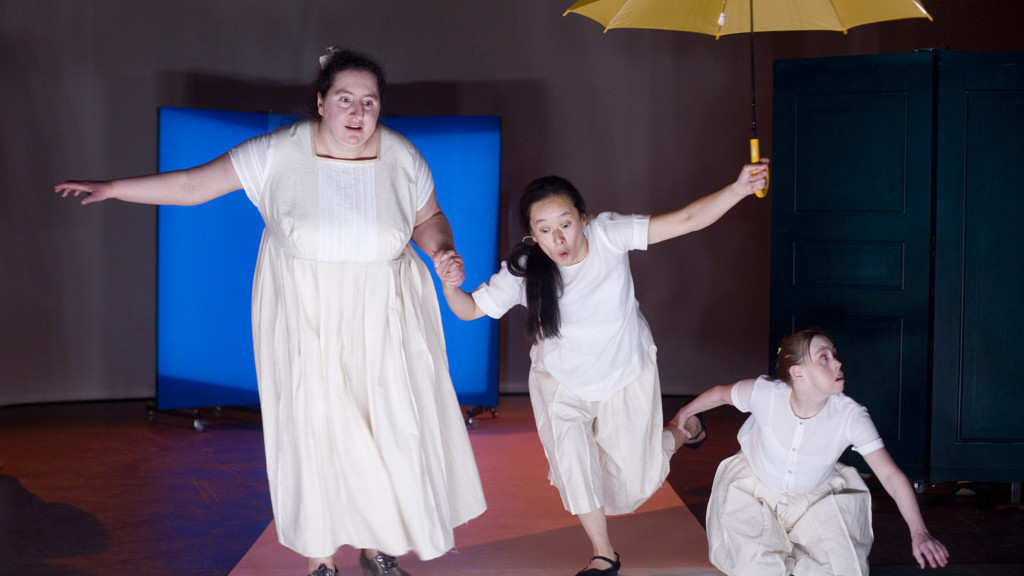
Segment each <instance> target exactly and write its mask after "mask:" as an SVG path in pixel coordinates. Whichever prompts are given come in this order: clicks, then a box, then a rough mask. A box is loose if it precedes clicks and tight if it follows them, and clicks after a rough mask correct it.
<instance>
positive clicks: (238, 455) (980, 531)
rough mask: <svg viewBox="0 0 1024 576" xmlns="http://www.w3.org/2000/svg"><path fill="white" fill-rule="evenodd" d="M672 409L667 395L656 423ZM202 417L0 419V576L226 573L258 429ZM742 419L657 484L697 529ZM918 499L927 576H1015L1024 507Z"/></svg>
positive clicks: (254, 420)
mask: <svg viewBox="0 0 1024 576" xmlns="http://www.w3.org/2000/svg"><path fill="white" fill-rule="evenodd" d="M684 400H685V399H684V398H666V399H665V411H666V414H668V415H669V416H670V415H671V414H673V413H674V412H675V410H676V409H677V408H678V407H679V406H680V405H681V404H682V402H683V401H684ZM201 417H202V419H203V420H205V421H207V425H206V427H205V430H204V432H202V433H199V432H196V430H195V429H194V428H193V420H192V417H191V415H190V414H167V413H156V414H153V415H152V416H151V415H150V414H149V412H148V410H147V404H146V403H145V402H141V401H124V402H96V403H73V404H58V405H35V406H17V407H6V408H0V576H6V575H14V574H17V575H19V576H36V575H54V576H72V575H83V576H84V575H97V576H99V575H112V576H114V575H125V574H132V575H154V576H162V575H165V574H166V575H171V574H175V575H177V574H190V575H198V576H223V575H226V574H227V573H228V572H230V571H231V569H232V568H233V567H234V566H235V564H236V563H237V562H238V561H239V559H240V558H242V556H243V555H244V554H245V553H246V551H247V550H248V549H249V547H250V546H252V544H253V542H255V541H256V539H257V538H258V537H259V535H260V534H261V533H262V532H263V530H264V528H266V526H267V524H268V523H269V522H270V519H271V513H270V503H269V498H268V495H267V484H266V475H265V468H264V461H263V442H262V436H261V430H260V423H259V418H258V417H257V415H256V414H255V413H254V412H253V411H251V410H246V409H229V410H225V411H224V412H223V413H221V414H220V415H218V414H217V413H216V412H215V411H213V410H203V411H202V414H201ZM500 417H501V407H500V405H499V407H498V418H500ZM489 418H490V415H488V414H486V413H485V414H484V415H483V416H481V417H480V418H479V426H480V427H481V428H483V427H486V426H487V424H488V419H489ZM742 418H743V415H741V414H739V413H738V412H736V411H735V410H734V409H732V408H728V407H723V408H718V409H715V410H712V411H710V412H709V413H707V415H706V423H707V427H708V430H709V432H710V435H709V438H708V440H707V442H706V443H705V444H704V446H702V447H701V448H700V449H699V450H697V451H688V450H683V451H680V453H679V454H677V455H676V457H675V459H674V460H673V470H672V473H671V475H670V476H669V482H670V484H671V485H672V486H673V488H674V489H675V490H676V492H677V493H678V494H679V495H680V497H681V498H682V499H683V501H684V502H686V504H687V505H688V507H689V508H690V510H691V511H692V512H693V514H694V515H695V516H696V517H697V519H698V520H699V521H700V522H701V523H703V521H704V518H703V516H704V511H705V508H706V504H707V498H708V495H709V493H710V487H711V481H712V479H713V477H714V473H715V467H716V466H717V464H718V462H719V461H720V460H721V459H722V458H724V457H725V456H728V455H729V454H731V453H733V452H734V451H735V450H736V440H735V433H736V430H737V429H738V427H739V425H740V423H741V422H742ZM471 433H472V432H471ZM538 481H541V482H543V481H544V480H543V479H538ZM869 485H870V486H872V490H873V495H874V506H875V516H874V528H875V546H874V549H873V550H872V554H871V562H872V573H873V574H875V575H882V576H885V575H902V574H910V573H912V572H913V573H918V572H919V571H918V569H917V567H916V565H915V564H914V560H913V558H912V556H911V554H910V543H909V536H908V534H907V531H906V527H905V526H904V524H903V522H902V519H901V518H900V516H899V513H898V512H897V511H896V508H895V505H894V504H893V503H892V501H891V499H889V497H888V495H886V494H885V493H884V491H882V490H881V488H880V487H879V486H878V485H877V482H871V481H870V480H869ZM920 502H921V507H922V510H923V512H924V516H925V520H926V521H927V523H928V526H929V528H930V530H931V532H932V533H933V534H934V535H936V536H937V537H938V538H939V539H941V540H942V541H943V542H944V543H945V544H946V545H947V546H948V547H949V548H950V551H951V555H952V560H953V562H954V564H953V565H951V566H950V567H947V568H946V569H944V570H938V571H933V572H932V573H934V574H958V575H965V576H966V575H974V576H988V575H994V574H1001V575H1002V574H1024V542H1022V541H1021V540H1022V537H1024V510H1022V509H1021V508H1020V507H1017V506H1011V505H1009V504H1010V486H1009V485H1008V484H1001V483H991V484H987V483H979V484H956V483H948V484H939V485H936V486H932V487H929V488H928V489H927V490H925V492H924V494H922V495H921V496H920Z"/></svg>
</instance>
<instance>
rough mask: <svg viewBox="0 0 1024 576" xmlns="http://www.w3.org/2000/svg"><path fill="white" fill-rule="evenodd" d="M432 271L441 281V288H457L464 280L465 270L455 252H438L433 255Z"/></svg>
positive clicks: (460, 257)
mask: <svg viewBox="0 0 1024 576" xmlns="http://www.w3.org/2000/svg"><path fill="white" fill-rule="evenodd" d="M433 261H434V270H435V271H437V277H438V278H440V279H441V285H442V286H451V287H453V288H458V287H459V286H462V282H463V281H465V280H466V269H465V266H464V265H463V262H462V256H459V254H458V253H457V252H456V251H455V250H438V251H437V252H435V253H434V256H433Z"/></svg>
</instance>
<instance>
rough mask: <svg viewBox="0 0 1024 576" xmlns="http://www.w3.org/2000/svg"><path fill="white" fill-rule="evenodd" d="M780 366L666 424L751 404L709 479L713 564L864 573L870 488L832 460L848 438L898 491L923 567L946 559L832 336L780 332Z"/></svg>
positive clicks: (699, 401) (765, 570)
mask: <svg viewBox="0 0 1024 576" xmlns="http://www.w3.org/2000/svg"><path fill="white" fill-rule="evenodd" d="M775 375H776V378H777V380H772V379H769V378H767V377H765V376H762V377H760V378H757V379H750V380H741V381H739V382H736V383H735V384H727V385H722V386H716V387H715V388H712V389H710V390H708V391H706V392H704V393H703V394H701V395H700V396H698V397H697V398H696V399H694V400H693V402H690V403H689V404H687V405H686V406H683V407H682V408H680V409H679V412H678V413H677V414H676V417H675V418H674V419H673V420H672V422H671V423H670V424H671V425H675V426H677V427H678V426H679V423H680V422H686V421H687V420H688V419H689V418H692V417H693V416H694V415H696V414H700V413H701V412H704V411H706V410H710V409H711V408H715V407H717V406H722V405H724V404H730V405H732V406H735V407H736V408H737V409H739V410H741V411H743V412H750V417H749V418H747V421H746V422H745V423H744V424H743V426H742V427H741V428H740V431H739V434H737V439H738V440H739V443H740V451H739V452H738V453H737V454H736V455H734V456H731V457H729V458H727V459H725V460H723V461H722V463H721V464H720V465H719V467H718V472H717V473H716V474H715V481H714V484H713V485H712V488H711V499H710V501H709V502H708V510H707V530H708V551H709V556H710V559H711V562H712V563H713V564H714V565H715V567H717V568H718V569H719V570H721V571H722V572H725V573H726V574H729V575H730V576H734V575H739V574H757V575H768V574H777V575H779V576H786V575H789V574H794V575H798V576H799V575H805V574H844V575H845V574H867V573H868V553H869V552H870V551H871V543H872V541H873V538H874V537H873V533H872V530H871V492H870V491H868V487H867V485H866V484H865V483H864V481H863V480H862V479H861V478H860V476H859V475H858V473H857V470H856V469H855V468H853V467H852V466H847V465H845V464H841V463H840V462H839V457H840V456H841V455H842V454H843V452H844V451H845V450H846V448H847V447H849V446H853V449H854V450H856V451H857V452H858V453H860V455H861V456H863V457H864V460H865V461H866V462H867V463H868V465H869V466H870V467H871V470H872V472H874V474H875V475H876V476H877V477H878V480H879V481H880V482H881V484H882V486H883V487H884V488H885V490H886V492H888V493H889V495H890V496H892V498H893V500H895V501H896V505H897V507H898V508H899V510H900V514H901V515H902V516H903V519H904V521H906V523H907V526H908V527H909V528H910V535H911V538H912V540H913V543H912V552H913V554H914V558H916V559H917V562H918V564H919V565H920V566H921V568H924V567H925V566H926V565H927V566H931V567H932V568H935V567H940V566H945V565H946V562H947V561H948V559H949V552H948V551H947V550H946V547H945V546H943V545H942V543H941V542H939V541H938V540H936V539H935V538H933V537H932V536H931V535H930V534H929V533H928V529H927V528H926V527H925V524H924V520H923V519H922V517H921V510H920V508H919V507H918V505H917V499H916V497H915V495H914V490H913V488H912V487H911V485H910V482H909V481H908V480H907V477H906V475H904V474H903V472H902V471H901V470H900V469H899V467H898V466H897V465H896V463H895V462H894V461H893V459H892V457H891V456H890V455H889V452H888V451H887V450H886V449H885V447H884V445H883V444H882V439H881V437H880V436H879V435H878V431H877V430H876V429H875V425H874V423H873V422H872V421H871V417H870V416H869V415H868V411H867V409H866V408H864V407H863V406H861V405H860V404H858V403H857V402H855V401H853V400H852V399H851V398H850V397H848V396H846V395H845V394H843V386H844V384H845V379H844V378H843V370H842V363H841V362H839V360H838V358H836V349H835V346H834V345H833V344H832V342H831V341H830V340H829V339H828V338H827V337H826V336H825V335H824V334H822V333H821V332H820V331H818V330H815V329H810V330H804V331H801V332H797V333H796V334H793V335H791V336H789V337H787V338H786V339H785V340H783V342H782V347H781V348H779V359H778V365H777V367H776V369H775ZM679 429H680V431H682V428H679ZM689 434H690V432H688V431H686V432H684V435H686V436H689Z"/></svg>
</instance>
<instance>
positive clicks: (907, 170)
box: [770, 53, 934, 479]
mask: <svg viewBox="0 0 1024 576" xmlns="http://www.w3.org/2000/svg"><path fill="white" fill-rule="evenodd" d="M933 70H934V66H933V59H932V55H931V54H928V53H920V54H901V55H890V56H879V57H874V56H872V57H856V58H827V59H812V60H799V61H782V62H777V63H776V69H775V96H774V101H775V110H774V115H775V117H774V122H773V126H774V128H773V130H774V134H773V150H772V154H773V159H772V167H773V188H772V200H771V201H772V264H771V268H772V278H771V307H770V330H771V342H772V345H773V350H771V352H770V354H771V357H772V361H774V355H775V353H776V351H775V350H774V347H777V346H778V342H779V341H780V340H781V339H782V337H783V336H785V335H786V334H788V333H790V332H792V331H793V330H798V329H801V328H804V327H807V326H811V325H814V326H818V327H820V328H822V329H823V330H825V332H826V333H827V334H829V335H830V336H831V337H832V338H833V339H834V340H835V343H836V345H837V347H838V350H839V357H840V359H841V360H842V361H843V370H844V371H845V373H846V376H847V388H846V393H847V394H848V395H849V396H851V397H852V398H854V399H855V400H857V401H858V402H860V403H861V404H864V405H865V406H867V408H868V410H869V411H870V413H871V415H872V418H873V420H874V421H875V424H876V426H877V427H878V429H879V432H880V433H881V434H882V437H883V439H884V440H885V443H886V446H887V447H888V448H889V450H890V452H892V454H893V457H894V458H895V459H896V461H897V462H898V463H899V464H900V465H901V466H902V467H903V469H904V471H905V472H906V473H907V474H908V475H909V476H911V477H912V478H915V479H922V478H925V477H926V474H927V465H928V446H927V442H928V421H929V420H928V409H929V406H928V395H929V380H928V377H929V372H928V371H929V356H928V354H929V333H930V323H929V320H930V305H931V301H930V286H931V266H930V262H931V206H932V204H931V192H932V188H931V181H932V178H931V165H932V162H931V160H932V134H933V131H932V124H933V122H932V113H931V111H932V103H933V92H932V88H931V86H932V79H933ZM847 460H849V461H852V462H853V463H857V464H859V465H861V466H863V462H862V461H860V460H859V457H854V458H852V460H851V459H849V458H847Z"/></svg>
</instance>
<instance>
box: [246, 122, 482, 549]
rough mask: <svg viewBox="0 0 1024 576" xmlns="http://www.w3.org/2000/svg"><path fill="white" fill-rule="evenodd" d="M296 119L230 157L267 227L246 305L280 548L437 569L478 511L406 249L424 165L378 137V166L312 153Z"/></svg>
mask: <svg viewBox="0 0 1024 576" xmlns="http://www.w3.org/2000/svg"><path fill="white" fill-rule="evenodd" d="M311 126H312V124H310V123H309V122H300V123H298V124H295V125H293V126H290V127H285V128H281V129H278V130H276V131H275V132H272V133H271V134H268V135H264V136H260V137H257V138H254V139H252V140H249V141H247V142H244V143H242V144H240V145H239V146H238V147H236V148H233V149H232V150H231V151H230V156H231V160H232V163H233V165H234V167H235V171H236V172H237V173H238V175H239V178H240V179H241V181H242V183H243V186H244V188H245V191H246V194H247V195H248V196H249V198H250V199H251V200H252V201H253V203H254V204H255V205H256V206H257V208H259V211H260V214H261V215H262V216H263V220H264V223H265V225H266V228H265V230H264V232H263V238H262V240H261V243H260V251H259V258H258V261H257V264H256V273H255V279H254V284H253V294H252V327H253V345H254V351H255V357H256V365H257V366H256V368H257V378H258V381H259V391H260V404H261V409H262V413H263V429H264V439H265V443H266V456H267V475H268V478H269V485H270V495H271V502H272V504H273V509H274V518H275V523H276V525H277V532H278V538H279V540H280V542H281V543H282V544H283V545H285V546H287V547H289V548H291V549H293V550H295V551H296V552H298V553H300V554H302V555H303V556H306V557H323V556H330V555H333V554H334V553H335V552H336V551H337V549H338V548H339V547H341V546H342V545H350V546H353V547H356V548H374V549H378V550H381V551H384V552H386V553H388V554H392V555H401V554H404V553H406V552H408V551H414V552H416V554H417V555H418V556H419V557H420V558H422V559H431V558H435V557H437V556H440V555H441V554H444V553H445V552H446V551H447V550H449V549H451V548H452V547H453V545H454V538H453V528H454V527H455V526H457V525H459V524H462V523H464V522H467V521H468V520H470V519H471V518H474V517H476V516H478V515H480V514H481V513H483V511H484V509H485V508H486V506H485V503H484V497H483V490H482V488H481V485H480V479H479V475H478V472H477V468H476V463H475V461H474V459H473V452H472V448H471V446H470V443H469V437H468V435H467V433H466V426H465V423H464V421H463V419H462V414H461V411H460V408H459V404H458V400H457V399H456V395H455V391H454V388H453V386H452V382H451V378H450V376H449V373H448V362H447V357H446V354H445V343H444V335H443V332H442V326H441V316H440V309H439V307H438V302H437V296H436V294H435V292H434V288H433V284H432V280H431V277H430V272H429V270H428V269H427V268H426V266H425V265H424V264H423V262H422V261H421V260H420V259H419V258H418V257H417V255H416V253H415V252H414V250H413V249H412V248H411V246H410V244H409V241H410V238H411V235H412V230H413V225H414V222H415V217H416V211H417V209H418V208H419V207H420V206H423V205H424V204H425V202H426V201H427V200H428V199H429V195H430V194H432V193H433V180H432V178H431V175H430V170H429V168H428V167H427V166H426V162H425V161H424V160H423V157H422V156H421V155H420V154H419V152H418V151H417V150H416V148H415V147H414V146H413V145H412V144H411V143H410V142H409V141H408V140H406V139H405V138H404V137H402V136H401V135H399V134H397V133H395V132H392V131H390V130H388V129H386V128H384V127H383V126H381V127H380V128H379V129H380V130H382V134H381V138H380V144H379V152H378V155H377V159H374V160H368V161H342V160H332V159H324V158H320V157H317V156H315V155H314V152H313V145H312V134H311Z"/></svg>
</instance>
